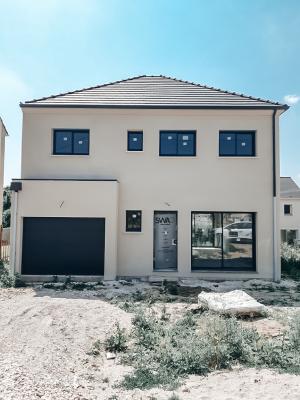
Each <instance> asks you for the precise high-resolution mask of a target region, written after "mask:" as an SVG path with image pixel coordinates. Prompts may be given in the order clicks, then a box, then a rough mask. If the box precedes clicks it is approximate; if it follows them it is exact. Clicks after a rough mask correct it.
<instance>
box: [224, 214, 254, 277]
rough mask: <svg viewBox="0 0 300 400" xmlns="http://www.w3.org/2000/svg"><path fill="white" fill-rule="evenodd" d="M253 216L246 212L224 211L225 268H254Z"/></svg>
mask: <svg viewBox="0 0 300 400" xmlns="http://www.w3.org/2000/svg"><path fill="white" fill-rule="evenodd" d="M253 223H254V221H253V216H252V214H244V213H223V253H224V263H223V265H224V268H232V269H243V268H252V267H253V266H254V260H253Z"/></svg>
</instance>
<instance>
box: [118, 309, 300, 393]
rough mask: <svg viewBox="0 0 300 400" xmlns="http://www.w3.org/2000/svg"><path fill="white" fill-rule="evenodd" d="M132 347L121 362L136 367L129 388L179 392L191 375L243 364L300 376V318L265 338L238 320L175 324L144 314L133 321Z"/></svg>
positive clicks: (127, 378) (202, 319) (209, 319)
mask: <svg viewBox="0 0 300 400" xmlns="http://www.w3.org/2000/svg"><path fill="white" fill-rule="evenodd" d="M131 337H132V346H131V347H130V348H129V349H128V351H127V354H126V355H124V357H123V361H124V362H125V363H127V364H129V365H132V366H133V373H132V374H129V375H126V376H125V378H124V380H123V382H122V385H123V386H125V387H126V388H127V389H134V388H140V389H149V388H152V387H155V386H165V387H167V388H170V389H175V388H176V387H177V386H178V384H179V383H180V378H182V377H185V376H187V375H188V374H202V375H203V374H207V373H209V372H211V371H214V370H219V369H225V368H226V369H228V368H231V367H232V366H233V365H234V364H237V363H240V364H243V365H246V366H253V367H255V366H257V367H271V368H277V369H280V370H284V371H288V370H289V371H292V372H300V366H299V365H300V364H299V353H300V352H299V350H300V348H299V343H300V317H299V320H298V319H297V320H294V321H293V323H292V326H291V329H290V333H289V334H288V335H287V336H286V337H283V338H281V339H277V340H276V339H266V338H264V337H262V336H260V335H259V334H258V333H257V332H256V331H254V330H250V329H248V328H245V327H244V326H243V325H242V324H241V323H240V322H239V321H237V320H236V319H235V318H225V317H220V316H212V315H209V314H206V315H202V316H201V317H199V318H196V317H195V316H194V315H192V314H187V315H185V316H184V317H183V318H181V319H180V320H178V321H177V322H173V323H171V322H170V321H168V320H165V319H161V318H159V317H157V316H156V315H155V314H153V313H152V314H151V313H149V314H147V315H145V314H144V313H142V312H140V313H138V314H137V315H136V316H135V318H134V320H133V330H132V334H131Z"/></svg>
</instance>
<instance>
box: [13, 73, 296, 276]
mask: <svg viewBox="0 0 300 400" xmlns="http://www.w3.org/2000/svg"><path fill="white" fill-rule="evenodd" d="M21 108H22V111H23V144H22V171H21V178H20V179H16V180H14V181H13V183H12V190H13V210H12V226H13V232H14V233H13V235H14V241H13V244H12V246H11V248H12V250H11V251H12V253H11V264H12V266H13V269H14V270H15V271H17V272H20V273H21V274H22V275H23V276H24V277H28V279H42V278H47V279H49V277H51V276H52V275H71V276H72V277H75V278H76V277H79V278H80V279H82V277H85V279H95V277H99V276H103V277H104V279H115V278H116V277H150V276H157V275H158V276H160V277H166V278H171V277H172V278H176V277H197V278H203V279H247V278H255V277H257V278H266V279H274V280H278V279H280V263H279V243H280V236H279V201H278V199H279V132H278V121H279V116H280V115H281V114H282V113H283V112H284V111H285V110H286V109H287V108H288V107H287V106H286V105H282V104H279V103H274V102H271V101H267V100H262V99H258V98H253V97H249V96H245V95H241V94H236V93H230V92H227V91H223V90H220V89H215V88H211V87H207V86H203V85H198V84H194V83H190V82H185V81H180V80H177V79H172V78H168V77H165V76H140V77H135V78H132V79H127V80H124V81H119V82H114V83H109V84H106V85H100V86H95V87H91V88H88V89H82V90H77V91H74V92H69V93H64V94H59V95H55V96H51V97H45V98H42V99H37V100H32V101H27V102H25V103H22V104H21Z"/></svg>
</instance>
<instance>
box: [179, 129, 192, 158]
mask: <svg viewBox="0 0 300 400" xmlns="http://www.w3.org/2000/svg"><path fill="white" fill-rule="evenodd" d="M195 154H196V151H195V134H194V133H192V132H187V133H179V134H178V155H181V156H183V155H185V156H194V155H195Z"/></svg>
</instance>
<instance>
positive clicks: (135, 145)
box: [127, 132, 143, 151]
mask: <svg viewBox="0 0 300 400" xmlns="http://www.w3.org/2000/svg"><path fill="white" fill-rule="evenodd" d="M127 143H128V145H127V150H128V151H142V150H143V132H128V142H127Z"/></svg>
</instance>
